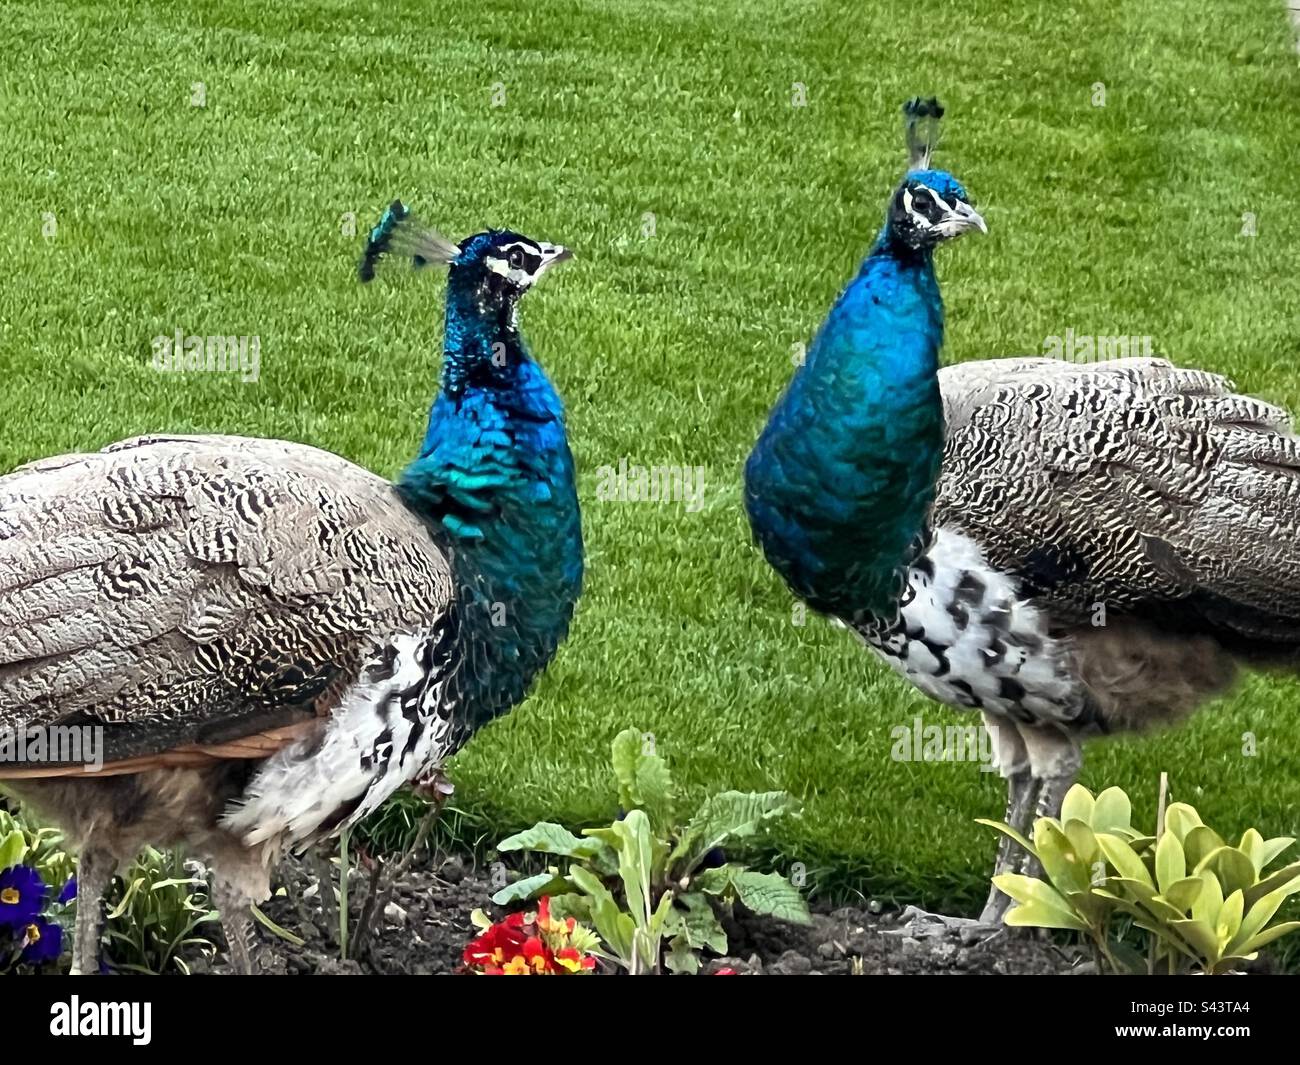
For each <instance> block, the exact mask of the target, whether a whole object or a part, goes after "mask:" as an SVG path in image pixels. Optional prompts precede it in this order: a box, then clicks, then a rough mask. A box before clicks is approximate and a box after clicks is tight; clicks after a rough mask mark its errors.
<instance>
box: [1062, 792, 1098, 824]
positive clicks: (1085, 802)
mask: <svg viewBox="0 0 1300 1065" xmlns="http://www.w3.org/2000/svg"><path fill="white" fill-rule="evenodd" d="M1096 805H1097V800H1096V799H1094V798H1093V797H1092V792H1090V791H1089V790H1088V789H1087V788H1085V787H1084V786H1083V785H1082V784H1075V785H1074V786H1073V787H1072V788H1070V790H1069V791H1067V792H1066V793H1065V798H1064V799H1062V800H1061V823H1062V824H1065V823H1067V822H1069V821H1070V820H1072V819H1073V820H1078V821H1082V822H1083V823H1084V824H1085V825H1091V824H1092V811H1093V808H1094V807H1095V806H1096Z"/></svg>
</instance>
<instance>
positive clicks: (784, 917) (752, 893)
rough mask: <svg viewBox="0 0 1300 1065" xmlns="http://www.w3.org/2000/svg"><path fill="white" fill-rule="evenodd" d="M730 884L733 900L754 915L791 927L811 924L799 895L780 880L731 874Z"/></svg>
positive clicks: (747, 872)
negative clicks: (733, 895)
mask: <svg viewBox="0 0 1300 1065" xmlns="http://www.w3.org/2000/svg"><path fill="white" fill-rule="evenodd" d="M731 883H732V886H733V887H734V888H735V889H736V898H737V899H739V900H740V901H741V902H742V903H744V904H745V906H746V907H748V908H749V909H750V910H752V911H753V912H754V913H758V914H766V915H768V916H771V917H775V918H777V919H778V920H781V921H789V922H790V923H791V924H810V923H811V921H812V918H811V917H810V916H809V914H808V903H807V902H805V901H804V897H803V895H802V894H801V893H800V891H799V889H798V888H797V887H795V886H794V885H793V884H792V883H790V881H788V880H787V879H786V878H785V877H783V876H779V875H778V874H776V873H755V872H752V871H750V870H748V869H747V870H745V871H743V872H739V873H735V874H733V875H732V877H731Z"/></svg>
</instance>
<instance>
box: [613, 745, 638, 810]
mask: <svg viewBox="0 0 1300 1065" xmlns="http://www.w3.org/2000/svg"><path fill="white" fill-rule="evenodd" d="M644 742H645V741H644V740H643V739H642V736H641V732H640V731H639V730H638V729H634V728H628V729H624V730H623V731H622V732H620V733H619V734H618V735H617V736H615V737H614V742H613V743H612V744H610V756H611V757H610V763H611V765H612V766H613V768H614V781H615V783H616V784H617V785H618V801H619V805H621V806H622V807H623V809H624V810H631V809H634V808H635V807H637V806H640V805H641V796H640V793H639V792H638V791H637V786H636V766H637V762H639V761H640V760H641V749H642V747H643V745H644Z"/></svg>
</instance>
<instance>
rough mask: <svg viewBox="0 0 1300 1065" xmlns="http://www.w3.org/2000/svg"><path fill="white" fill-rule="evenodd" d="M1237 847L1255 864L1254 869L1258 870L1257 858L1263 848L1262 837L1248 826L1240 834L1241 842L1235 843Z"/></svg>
mask: <svg viewBox="0 0 1300 1065" xmlns="http://www.w3.org/2000/svg"><path fill="white" fill-rule="evenodd" d="M1237 849H1238V850H1239V851H1241V852H1242V853H1243V854H1245V855H1246V857H1247V858H1249V859H1250V860H1251V862H1252V864H1253V865H1254V866H1255V871H1256V872H1259V870H1260V868H1261V866H1260V864H1259V859H1260V855H1261V853H1262V852H1263V849H1264V837H1263V836H1261V835H1260V834H1259V833H1258V832H1257V831H1255V829H1253V828H1248V829H1246V831H1245V832H1243V833H1242V834H1241V842H1240V843H1238V844H1237Z"/></svg>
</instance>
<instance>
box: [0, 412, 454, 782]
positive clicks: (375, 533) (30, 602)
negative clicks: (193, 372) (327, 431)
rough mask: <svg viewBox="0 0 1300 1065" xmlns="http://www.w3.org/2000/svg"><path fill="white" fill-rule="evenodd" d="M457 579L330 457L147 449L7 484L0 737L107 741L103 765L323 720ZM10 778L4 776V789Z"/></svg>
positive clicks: (0, 531)
mask: <svg viewBox="0 0 1300 1065" xmlns="http://www.w3.org/2000/svg"><path fill="white" fill-rule="evenodd" d="M450 593H451V576H450V571H449V567H448V563H447V560H446V558H445V556H444V554H443V553H442V550H441V549H440V548H439V547H438V546H437V545H435V543H434V541H433V539H432V538H431V537H430V535H429V531H428V529H427V527H426V526H425V525H424V524H423V522H421V521H420V519H419V518H417V517H416V516H415V515H414V514H412V513H411V512H410V511H409V510H408V509H407V508H406V507H405V506H404V505H403V504H402V502H401V500H400V499H399V498H398V496H397V494H396V492H395V491H394V490H393V487H392V486H391V485H390V484H389V483H388V482H387V481H385V480H383V479H382V478H380V477H376V476H374V475H373V474H370V473H368V472H366V471H365V470H362V469H361V468H360V467H358V466H356V465H354V464H352V463H350V462H347V461H346V460H344V459H341V458H339V457H338V456H336V455H332V454H329V453H328V452H324V451H320V450H318V449H317V448H312V447H307V446H305V445H302V444H293V443H287V442H283V441H273V440H254V439H245V438H240V437H221V436H209V437H142V438H139V439H135V440H128V441H124V442H123V443H120V444H116V445H114V446H113V447H111V448H109V449H107V450H106V451H103V452H100V453H96V454H89V455H69V456H61V457H58V458H52V459H46V460H43V461H40V462H35V463H32V464H30V465H28V466H24V467H22V468H20V469H19V470H17V471H16V472H14V473H12V474H9V475H8V476H6V477H3V478H0V726H2V725H10V726H16V725H18V724H23V725H26V726H34V725H45V724H52V723H58V722H69V721H81V720H86V721H91V722H95V721H100V722H111V723H112V724H113V725H114V726H115V727H114V728H113V729H111V730H109V732H108V733H107V742H108V745H109V746H108V748H107V750H106V751H105V760H106V761H114V760H117V759H124V758H139V757H141V756H149V755H154V754H158V753H160V752H165V751H169V750H171V749H173V748H176V747H182V746H185V745H189V744H195V743H207V744H214V745H215V744H219V743H222V742H226V741H230V740H237V739H240V738H241V737H245V736H247V735H249V734H250V733H251V732H260V731H262V730H263V729H272V728H276V727H278V726H282V725H287V724H290V723H291V722H292V721H294V720H298V719H301V718H304V717H308V716H311V715H312V714H313V713H314V712H315V701H316V700H317V698H318V697H320V696H322V695H325V694H326V693H327V692H328V691H329V688H330V685H331V682H333V681H335V680H337V679H339V678H341V677H343V678H347V679H351V676H352V674H354V673H355V671H356V669H357V667H358V666H359V664H360V662H361V661H362V659H363V656H364V655H365V653H366V652H367V650H368V649H369V647H370V645H371V643H372V642H373V637H374V634H375V633H376V632H396V631H409V630H412V629H414V628H416V627H418V626H421V625H427V624H429V623H430V622H431V621H432V620H433V619H435V618H437V617H438V616H439V615H440V614H441V613H443V612H444V611H445V610H446V608H447V605H448V602H449V600H450ZM2 774H3V770H2V769H0V775H2Z"/></svg>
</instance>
